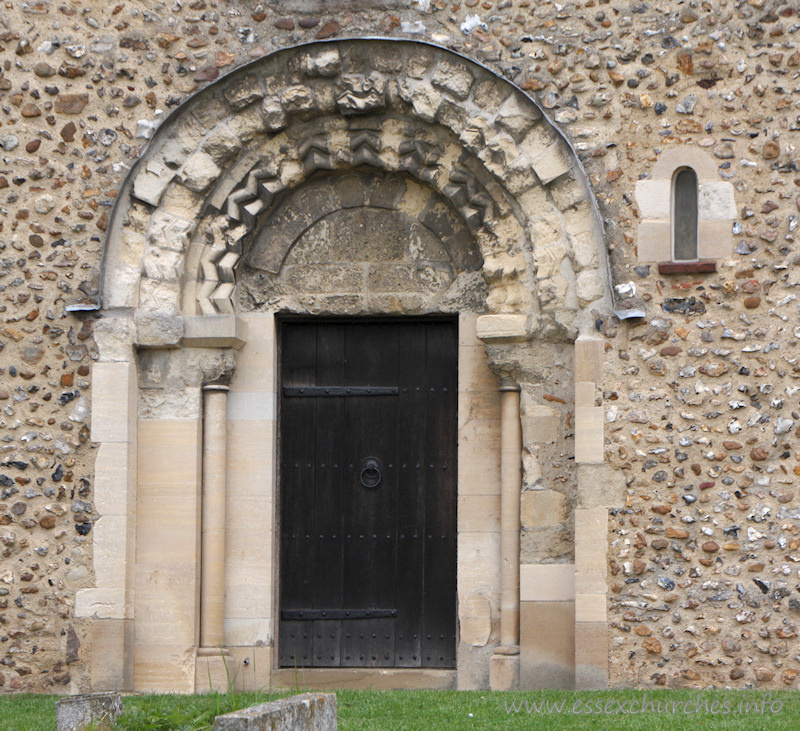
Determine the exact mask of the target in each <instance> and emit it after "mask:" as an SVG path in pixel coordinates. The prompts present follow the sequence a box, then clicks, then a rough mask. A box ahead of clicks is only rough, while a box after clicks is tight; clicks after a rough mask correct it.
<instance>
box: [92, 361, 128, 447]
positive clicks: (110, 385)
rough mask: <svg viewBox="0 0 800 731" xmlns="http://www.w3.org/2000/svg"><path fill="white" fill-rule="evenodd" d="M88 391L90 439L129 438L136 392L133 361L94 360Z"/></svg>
mask: <svg viewBox="0 0 800 731" xmlns="http://www.w3.org/2000/svg"><path fill="white" fill-rule="evenodd" d="M92 391H93V395H92V441H93V442H130V441H133V440H134V439H135V437H136V391H137V386H136V368H135V366H134V364H133V363H126V362H118V363H95V364H94V366H92Z"/></svg>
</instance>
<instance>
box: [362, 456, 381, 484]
mask: <svg viewBox="0 0 800 731" xmlns="http://www.w3.org/2000/svg"><path fill="white" fill-rule="evenodd" d="M382 467H383V465H382V464H381V461H380V460H379V459H378V458H377V457H367V459H365V460H364V461H363V462H362V463H361V472H360V474H359V479H360V481H361V484H362V485H363V486H364V487H368V488H370V489H372V488H375V487H378V485H380V484H381V480H382V479H383V475H382V474H381V469H382Z"/></svg>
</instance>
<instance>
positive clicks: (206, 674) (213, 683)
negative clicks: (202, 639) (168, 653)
mask: <svg viewBox="0 0 800 731" xmlns="http://www.w3.org/2000/svg"><path fill="white" fill-rule="evenodd" d="M233 678H234V668H233V661H232V659H231V653H230V651H229V650H226V649H225V648H220V647H198V648H197V660H196V662H195V666H194V692H195V693H214V692H218V693H226V692H227V691H228V690H230V689H231V688H232V687H233Z"/></svg>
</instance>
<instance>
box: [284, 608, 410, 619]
mask: <svg viewBox="0 0 800 731" xmlns="http://www.w3.org/2000/svg"><path fill="white" fill-rule="evenodd" d="M396 616H397V610H396V609H282V610H281V619H283V620H287V621H292V620H294V621H297V620H303V619H376V618H378V619H380V618H382V617H396Z"/></svg>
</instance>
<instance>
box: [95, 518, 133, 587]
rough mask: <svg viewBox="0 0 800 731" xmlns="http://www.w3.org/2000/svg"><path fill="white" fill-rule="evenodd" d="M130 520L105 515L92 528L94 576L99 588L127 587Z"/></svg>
mask: <svg viewBox="0 0 800 731" xmlns="http://www.w3.org/2000/svg"><path fill="white" fill-rule="evenodd" d="M128 520H129V519H128V516H126V515H104V516H103V517H102V518H100V519H99V520H98V521H97V522H95V524H94V527H93V528H92V534H93V535H94V538H93V540H92V546H93V551H94V576H95V585H96V586H97V587H98V588H106V587H124V586H125V578H126V573H127V565H128V562H127V560H126V557H127V555H128V550H127V549H128V546H127V541H126V534H127V529H128Z"/></svg>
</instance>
